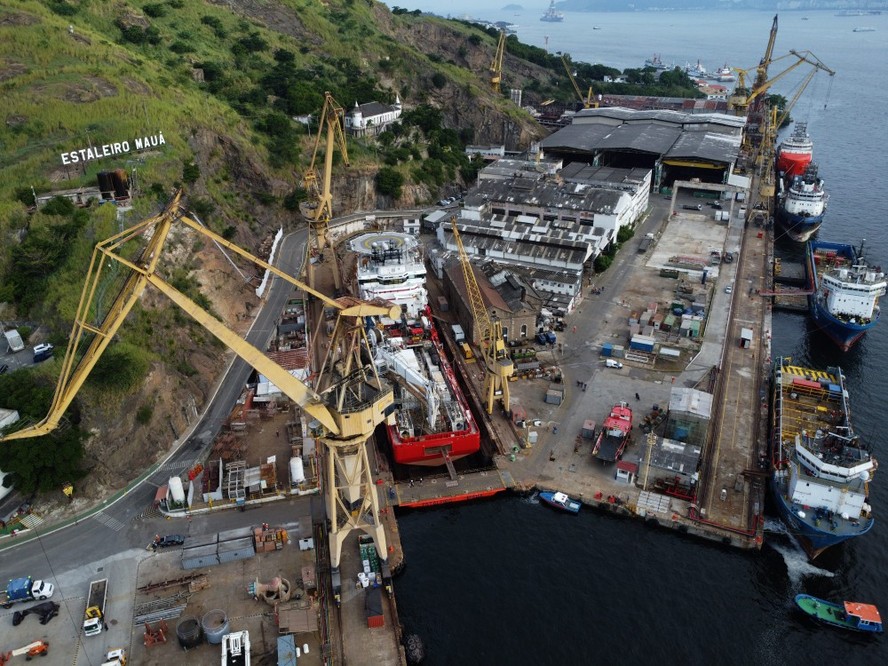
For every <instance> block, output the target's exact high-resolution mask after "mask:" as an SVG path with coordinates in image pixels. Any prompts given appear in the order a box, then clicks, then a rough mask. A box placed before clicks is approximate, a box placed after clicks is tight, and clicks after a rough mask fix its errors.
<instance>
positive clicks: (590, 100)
mask: <svg viewBox="0 0 888 666" xmlns="http://www.w3.org/2000/svg"><path fill="white" fill-rule="evenodd" d="M561 64H563V65H564V71H565V72H567V78H568V79H570V83H571V85H572V86H573V89H574V90H575V91H576V93H577V97H579V99H580V103H581V104H582V105H583V108H584V109H597V108H598V102H596V101H595V98H594V97H593V95H592V86H589V92H588V93H586V97H583V93H582V92H580V86H578V85H577V80H576V78H575V77H574V75H573V72H572V71H571V70H570V64H569V62H568V56H567V54H562V55H561Z"/></svg>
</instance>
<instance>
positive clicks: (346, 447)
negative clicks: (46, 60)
mask: <svg viewBox="0 0 888 666" xmlns="http://www.w3.org/2000/svg"><path fill="white" fill-rule="evenodd" d="M179 223H181V224H182V225H185V227H187V228H190V229H191V230H193V231H194V232H197V233H199V234H202V235H203V236H205V237H207V238H209V239H211V240H212V241H213V242H214V243H215V244H216V245H219V246H222V247H224V248H227V249H228V250H231V251H232V252H234V253H236V254H238V255H239V256H241V257H243V258H244V259H247V260H248V261H251V262H252V263H254V264H256V265H257V266H258V267H260V268H261V269H264V270H267V271H270V272H272V273H274V274H275V275H277V276H278V277H279V278H281V279H283V280H286V281H287V282H289V283H290V284H292V285H293V286H295V287H297V288H299V289H303V290H305V291H306V292H308V293H309V294H311V295H312V296H314V297H315V298H317V299H319V300H320V301H322V302H323V303H324V304H325V305H326V306H329V307H332V308H335V309H336V311H338V319H337V320H336V325H335V328H334V333H333V336H332V337H331V339H330V343H329V347H328V352H327V358H326V359H325V361H324V366H323V367H322V369H321V372H320V373H319V378H318V380H317V381H316V382H314V383H313V385H309V384H306V383H304V382H302V381H301V380H299V379H297V378H296V377H294V376H292V375H291V374H290V373H289V372H287V371H286V370H285V369H284V368H282V367H281V366H280V365H278V364H277V363H275V362H274V361H272V360H271V359H270V358H268V356H267V355H266V354H265V353H264V352H263V351H261V350H259V349H257V348H256V347H254V346H253V345H251V344H250V343H248V342H247V341H246V340H244V339H243V338H241V337H240V336H239V335H238V334H237V333H235V332H234V331H232V330H231V329H229V328H228V327H227V326H225V324H223V323H222V322H221V321H220V320H218V319H217V318H216V317H214V316H213V315H211V314H209V313H208V312H206V311H205V310H204V309H203V308H202V307H201V306H200V305H198V304H197V303H195V302H194V301H193V300H191V299H190V298H188V297H187V296H186V295H185V294H183V293H181V292H180V291H178V290H177V289H176V288H175V287H173V286H172V285H171V284H170V283H169V282H167V281H166V280H164V279H163V278H162V277H161V275H160V274H159V268H160V266H159V262H160V259H161V256H162V250H163V249H164V245H165V243H166V240H167V238H168V237H169V235H170V232H171V230H172V228H173V225H174V224H179ZM112 262H117V263H118V264H119V265H121V266H123V267H124V268H125V269H128V270H126V271H114V270H112V269H111V268H108V269H107V270H106V267H110V266H111V264H112ZM118 276H122V277H118ZM109 284H110V285H111V287H110V288H108V287H109ZM149 285H150V286H153V287H154V288H155V289H157V290H158V291H160V292H161V293H162V294H164V295H165V296H166V297H167V298H169V299H170V300H171V301H172V302H173V304H175V305H176V306H178V307H179V308H180V309H181V310H183V311H184V312H186V313H187V314H189V315H190V316H191V317H192V318H193V319H194V320H195V321H196V322H197V323H198V324H199V325H200V326H202V327H203V328H204V329H206V330H207V331H208V332H209V333H211V334H212V335H213V336H215V337H216V338H217V339H218V340H219V341H221V342H222V343H223V344H224V345H226V346H227V347H228V348H229V349H231V350H232V351H233V352H235V353H236V354H237V355H238V356H239V357H241V358H242V359H243V360H244V361H246V362H247V363H249V364H250V365H251V366H252V367H254V368H255V369H256V370H258V371H259V372H261V373H262V374H263V375H265V376H266V377H268V378H269V380H271V382H273V383H274V384H275V385H276V386H278V387H279V388H280V389H281V391H283V393H284V394H285V395H286V396H287V397H288V398H290V399H291V400H292V401H293V402H294V403H296V404H297V405H299V406H300V407H301V408H302V410H303V411H304V412H305V413H306V414H307V415H309V416H310V417H311V418H312V420H315V421H317V423H318V426H317V429H316V431H317V441H319V443H320V444H322V446H323V447H324V451H325V455H326V464H325V472H326V479H325V488H324V492H325V498H326V504H327V515H328V518H329V520H330V528H329V535H330V542H331V546H330V553H331V564H332V566H333V568H334V573H335V572H336V571H337V570H338V567H339V561H340V557H341V552H342V544H343V542H344V541H345V539H346V537H347V536H348V535H349V533H350V532H351V531H352V530H361V531H363V532H365V533H367V534H369V535H370V536H372V537H373V539H374V541H375V542H376V548H377V552H378V554H379V556H380V558H382V560H387V558H388V550H387V546H386V537H385V532H384V529H383V526H382V521H381V519H380V514H379V500H378V496H377V492H378V490H377V486H376V484H375V483H373V475H372V470H371V467H370V463H369V460H368V457H367V448H366V442H367V440H368V439H369V438H370V436H371V435H372V434H373V431H374V429H375V428H376V426H377V425H379V424H380V423H382V422H383V421H384V420H385V418H386V411H387V410H388V409H389V408H390V407H391V405H392V404H393V402H394V394H393V391H392V387H391V385H390V384H388V383H387V382H386V381H385V380H383V379H381V378H380V377H379V375H378V373H377V371H376V367H375V365H374V364H373V363H365V361H364V358H370V357H372V354H371V353H370V344H369V341H368V339H367V335H366V331H365V328H364V320H365V317H370V316H385V317H390V318H392V319H395V318H397V317H400V313H401V310H400V308H399V307H397V306H393V305H390V304H375V303H366V302H363V301H360V300H358V299H354V298H339V299H332V298H330V297H328V296H326V295H325V294H323V293H321V292H319V291H316V290H315V289H313V288H311V287H310V286H308V285H306V284H304V283H302V282H300V281H299V280H297V279H295V278H293V277H291V276H290V275H288V274H287V273H285V272H284V271H281V270H280V269H278V268H275V267H274V266H272V265H271V264H268V263H266V262H264V261H262V260H261V259H259V258H257V257H254V256H253V255H252V254H250V253H249V252H247V251H246V250H243V249H241V248H240V247H238V246H237V245H234V244H233V243H231V242H230V241H228V240H226V239H225V238H223V237H222V236H219V235H217V234H215V233H213V232H212V231H210V230H209V229H207V228H205V227H203V226H201V224H200V223H198V222H197V221H195V220H194V219H192V218H191V217H189V215H188V212H187V211H186V210H185V209H184V207H183V205H182V192H181V190H180V191H179V192H177V193H176V194H175V196H174V197H173V199H172V200H171V202H170V203H169V204H168V205H167V206H166V208H165V209H164V210H163V211H162V212H161V213H160V214H158V215H156V216H154V217H151V218H148V219H146V220H144V221H142V222H139V223H138V224H136V225H135V226H133V227H131V228H130V229H127V230H126V231H123V232H121V233H119V234H117V235H115V236H112V237H111V238H109V239H107V240H104V241H101V242H99V243H98V244H97V245H96V247H95V250H94V251H93V255H92V260H91V262H90V267H89V272H88V274H87V278H86V282H85V283H84V287H83V291H82V293H81V296H80V304H79V305H78V309H77V314H76V316H75V320H74V325H73V328H72V330H71V334H70V337H69V339H68V348H67V351H66V352H65V357H64V359H63V361H62V368H61V373H60V375H59V379H58V382H57V383H56V388H55V394H54V396H53V402H52V405H51V407H50V409H49V413H48V414H47V415H46V417H45V418H44V419H43V420H42V421H40V422H38V423H36V424H34V425H31V426H28V427H25V428H22V429H21V430H17V431H14V432H10V433H7V434H5V435H3V436H0V446H2V442H4V441H11V440H18V439H25V438H30V437H39V436H41V435H45V434H47V433H49V432H51V431H52V430H54V429H55V428H56V427H57V426H58V425H59V422H60V420H61V419H62V417H63V415H64V413H65V410H66V409H67V408H68V407H69V406H70V404H71V402H72V401H73V400H74V398H75V396H76V395H77V392H78V391H79V390H80V388H81V387H82V386H83V383H84V382H85V381H86V378H87V376H88V375H89V373H90V371H91V370H92V369H93V367H94V366H95V364H96V363H97V362H98V360H99V357H100V356H101V354H102V353H103V352H104V351H105V349H106V348H107V346H108V344H109V343H110V342H111V340H113V339H114V336H115V335H116V333H117V331H118V330H119V329H120V327H121V326H122V325H123V323H124V321H125V320H126V317H127V315H128V314H129V312H130V310H131V309H132V307H133V306H134V305H135V303H136V301H138V300H139V298H140V297H141V295H142V293H143V292H144V290H145V288H146V287H148V286H149ZM101 294H112V295H113V300H112V301H111V302H110V303H106V302H104V300H103V298H102V296H101ZM97 312H102V313H105V314H104V318H103V319H102V320H101V321H93V320H94V319H96V318H97V317H98V316H99V315H98V314H96V313H97Z"/></svg>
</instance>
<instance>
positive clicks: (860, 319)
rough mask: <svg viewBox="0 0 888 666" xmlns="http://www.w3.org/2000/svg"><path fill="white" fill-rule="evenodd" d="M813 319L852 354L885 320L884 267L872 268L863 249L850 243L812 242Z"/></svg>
mask: <svg viewBox="0 0 888 666" xmlns="http://www.w3.org/2000/svg"><path fill="white" fill-rule="evenodd" d="M808 274H809V275H810V276H811V279H812V281H813V282H812V285H811V287H812V293H811V295H810V296H809V298H808V301H809V302H808V305H809V309H810V312H811V317H812V318H813V319H814V322H815V323H816V324H817V326H818V328H819V329H820V330H821V331H823V332H824V333H825V334H826V335H827V336H828V337H829V338H830V339H831V340H832V341H833V342H835V343H836V344H837V345H838V346H839V348H840V349H841V350H842V351H848V350H849V349H850V348H851V347H852V346H853V345H854V343H855V342H857V341H858V340H859V339H860V338H861V337H863V334H864V333H866V332H867V331H868V330H869V329H871V328H872V327H873V326H875V325H876V324H877V323H878V321H879V318H880V317H881V309H880V308H879V298H880V297H881V296H883V295H884V294H885V288H886V286H888V281H886V280H885V274H884V273H883V272H882V269H881V268H880V267H874V266H869V265H868V264H867V262H866V260H865V259H864V256H863V243H861V244H860V248H859V249H855V248H854V246H852V245H848V244H846V243H830V242H828V241H820V240H814V241H810V242H809V243H808Z"/></svg>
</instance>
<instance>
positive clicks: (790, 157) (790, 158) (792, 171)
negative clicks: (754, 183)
mask: <svg viewBox="0 0 888 666" xmlns="http://www.w3.org/2000/svg"><path fill="white" fill-rule="evenodd" d="M811 155H812V154H811V153H792V152H788V151H783V150H781V151H780V153H779V154H778V155H777V171H779V172H781V173H783V174H784V176H786V177H787V178H790V179H791V178H792V177H793V176H801V175H802V174H803V173H805V169H807V168H808V165H809V164H810V163H811Z"/></svg>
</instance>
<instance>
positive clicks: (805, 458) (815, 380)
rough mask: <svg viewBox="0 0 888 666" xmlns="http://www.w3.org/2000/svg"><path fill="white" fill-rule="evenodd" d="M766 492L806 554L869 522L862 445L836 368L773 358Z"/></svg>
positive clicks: (867, 468) (861, 530)
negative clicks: (806, 364)
mask: <svg viewBox="0 0 888 666" xmlns="http://www.w3.org/2000/svg"><path fill="white" fill-rule="evenodd" d="M772 388H773V411H772V430H771V438H772V441H771V491H772V494H773V497H774V500H775V503H776V505H777V511H778V512H779V513H780V517H781V518H782V519H783V521H784V522H785V523H786V524H787V525H788V526H789V528H790V530H791V531H792V533H793V534H794V535H795V536H796V537H797V538H798V539H799V540H800V542H801V543H802V546H803V547H804V548H805V550H806V551H807V553H808V555H809V557H811V558H812V559H813V558H815V557H817V555H819V554H820V553H822V552H823V551H824V550H826V549H827V548H829V547H830V546H834V545H836V544H839V543H842V542H843V541H847V540H848V539H853V538H854V537H857V536H861V535H863V534H866V533H867V532H869V531H870V529H872V527H873V522H874V519H873V515H872V507H871V506H870V504H869V502H868V498H869V483H870V482H871V481H872V477H873V473H874V472H875V470H876V460H875V458H873V456H872V454H871V451H870V446H869V444H868V443H867V442H865V441H864V440H863V439H862V438H861V437H860V435H858V434H857V433H856V432H855V431H854V428H853V426H852V424H851V411H850V405H849V402H848V391H847V388H846V386H845V377H844V375H843V374H842V370H841V368H837V367H833V368H827V369H826V370H825V371H822V370H814V369H811V368H804V367H801V366H794V365H791V364H790V362H789V361H788V360H787V359H782V358H778V359H776V361H775V364H774V383H773V387H772Z"/></svg>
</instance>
